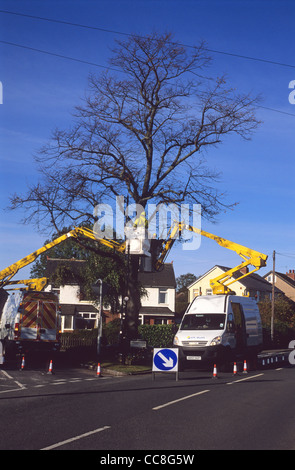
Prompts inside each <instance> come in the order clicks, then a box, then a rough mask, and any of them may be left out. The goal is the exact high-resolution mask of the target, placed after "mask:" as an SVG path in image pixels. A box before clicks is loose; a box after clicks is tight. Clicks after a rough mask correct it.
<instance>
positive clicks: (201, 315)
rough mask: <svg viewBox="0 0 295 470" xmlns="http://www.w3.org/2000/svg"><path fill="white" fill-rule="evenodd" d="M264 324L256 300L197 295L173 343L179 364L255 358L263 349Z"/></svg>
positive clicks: (230, 296)
mask: <svg viewBox="0 0 295 470" xmlns="http://www.w3.org/2000/svg"><path fill="white" fill-rule="evenodd" d="M262 341H263V339H262V325H261V318H260V313H259V309H258V305H257V303H256V301H255V299H253V298H250V297H239V296H236V295H208V296H200V297H196V298H195V299H194V300H193V301H192V302H191V304H190V305H189V307H188V309H187V311H186V312H185V314H184V316H183V318H182V321H181V324H180V326H179V330H178V332H177V333H176V335H175V337H174V345H175V346H177V347H178V349H179V361H180V365H181V366H182V367H183V368H185V366H188V365H189V364H190V365H191V364H194V365H199V364H205V363H206V364H213V363H216V364H224V363H229V362H231V361H234V360H238V359H242V360H248V361H251V360H253V359H254V360H255V359H256V357H257V353H258V352H259V351H261V349H262Z"/></svg>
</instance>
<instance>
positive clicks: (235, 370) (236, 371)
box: [233, 362, 238, 375]
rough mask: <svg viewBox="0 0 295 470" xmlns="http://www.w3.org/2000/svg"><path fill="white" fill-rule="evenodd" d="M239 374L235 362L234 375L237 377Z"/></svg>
mask: <svg viewBox="0 0 295 470" xmlns="http://www.w3.org/2000/svg"><path fill="white" fill-rule="evenodd" d="M237 373H238V370H237V363H236V362H234V370H233V374H234V375H237Z"/></svg>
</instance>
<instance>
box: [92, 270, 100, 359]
mask: <svg viewBox="0 0 295 470" xmlns="http://www.w3.org/2000/svg"><path fill="white" fill-rule="evenodd" d="M97 284H99V286H97ZM92 289H93V291H94V293H95V294H97V293H98V298H99V310H98V312H97V317H96V320H97V349H96V351H97V356H98V357H99V355H100V346H101V337H102V279H97V281H95V283H94V284H93V286H92Z"/></svg>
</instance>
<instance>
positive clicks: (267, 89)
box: [0, 0, 295, 277]
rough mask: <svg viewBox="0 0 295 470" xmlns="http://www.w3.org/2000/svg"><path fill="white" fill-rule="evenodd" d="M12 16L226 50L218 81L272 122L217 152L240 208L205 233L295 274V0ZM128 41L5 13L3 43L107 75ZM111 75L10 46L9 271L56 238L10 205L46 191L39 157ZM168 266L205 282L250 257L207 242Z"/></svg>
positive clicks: (31, 5) (20, 3)
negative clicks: (208, 274)
mask: <svg viewBox="0 0 295 470" xmlns="http://www.w3.org/2000/svg"><path fill="white" fill-rule="evenodd" d="M0 10H5V11H9V12H15V13H19V14H23V15H32V16H37V17H43V18H50V19H56V20H61V21H65V22H71V23H76V24H78V23H79V24H83V25H88V26H93V27H97V28H102V29H105V30H112V31H116V32H118V33H127V34H128V33H137V34H141V35H145V34H149V33H150V32H152V31H153V30H157V31H160V32H166V31H171V32H173V33H174V35H175V40H177V41H178V42H181V43H183V44H187V45H194V44H197V43H198V42H199V41H200V40H205V41H206V42H207V47H208V48H209V49H211V50H214V51H219V53H217V52H215V53H214V52H212V53H211V56H212V58H213V59H214V62H213V66H212V73H214V74H218V75H222V74H226V75H227V76H228V79H229V84H231V85H232V86H233V87H235V88H236V89H237V91H238V92H244V93H247V92H252V93H253V94H254V95H255V94H261V95H262V97H263V102H262V103H261V106H263V107H260V108H258V109H257V116H258V118H259V119H261V120H262V121H263V123H262V124H261V126H260V127H259V129H258V130H257V131H256V132H255V134H254V135H253V136H252V139H251V140H250V141H247V142H245V141H243V140H241V139H239V138H237V137H227V138H226V139H225V141H224V143H223V144H222V145H221V146H219V147H218V148H214V149H210V151H209V152H208V153H207V155H206V157H207V164H208V166H209V167H213V168H216V169H217V170H218V171H220V172H221V173H222V177H221V181H220V183H219V184H218V187H219V188H220V189H222V190H224V191H226V193H227V200H228V202H237V203H238V205H237V206H236V207H235V209H234V210H233V211H230V212H227V213H221V214H220V215H219V217H218V220H217V222H216V223H215V224H212V223H209V222H206V221H203V222H202V223H203V228H204V229H205V230H207V231H209V232H212V233H214V234H217V235H220V236H222V237H225V238H228V239H230V240H232V241H235V242H237V243H241V244H242V245H245V246H248V247H251V248H253V249H256V250H258V251H261V252H263V253H265V254H267V255H268V256H269V261H268V266H267V268H264V269H263V270H261V271H260V274H262V275H263V274H265V273H266V272H268V271H269V270H271V269H272V252H273V250H275V251H276V252H277V253H278V254H277V257H276V267H277V270H278V271H281V272H286V271H288V270H289V269H295V243H294V233H295V218H294V212H295V211H294V202H295V186H294V174H295V163H294V161H295V160H294V134H295V133H294V130H295V105H294V104H291V103H290V102H289V100H288V97H289V93H290V92H291V90H290V89H289V88H288V85H289V83H290V82H291V81H292V80H295V60H294V53H293V49H294V47H293V46H294V33H295V24H294V14H295V2H294V1H293V0H290V1H284V0H281V1H279V0H277V1H272V0H263V1H261V0H260V1H259V0H258V1H257V0H255V1H254V0H253V1H249V0H248V1H239V0H233V1H231V0H229V1H225V0H224V1H223V0H219V1H213V0H207V1H198V0H136V1H131V0H121V1H119V0H106V1H105V0H96V1H95V0H92V1H91V0H83V1H82V0H81V1H80V0H58V1H54V0H37V1H34V0H30V1H26V0H0ZM120 37H122V36H121V35H119V34H116V33H114V32H113V33H111V32H107V31H99V30H92V29H87V28H80V27H78V26H74V25H66V24H59V23H54V22H47V21H42V20H41V19H39V20H37V19H33V18H28V17H26V16H19V15H12V14H7V13H1V12H0V41H5V42H9V43H14V44H18V45H22V46H26V47H28V48H30V47H31V48H34V49H40V50H43V51H48V52H50V53H53V54H58V55H64V56H68V57H72V58H76V59H80V60H83V61H86V62H92V63H96V64H99V65H101V66H107V60H108V58H109V56H110V49H111V48H112V46H113V45H114V40H115V39H116V38H120ZM221 52H225V53H226V54H222V53H221ZM229 54H234V55H229ZM237 56H244V57H245V56H246V57H248V59H246V58H243V57H237ZM254 58H256V59H260V60H253V59H254ZM277 63H279V64H281V65H278V64H277ZM283 64H285V65H283ZM100 70H101V69H100V67H97V66H94V65H93V66H91V65H89V64H85V63H81V62H76V61H72V60H67V59H65V58H61V57H57V56H53V55H49V54H44V53H40V52H36V51H33V50H29V49H25V48H21V47H17V46H12V45H8V44H4V43H3V42H2V43H1V42H0V81H1V83H2V86H3V104H1V105H0V170H1V171H0V184H1V192H0V269H2V268H4V267H6V266H8V265H9V264H11V263H13V262H15V261H17V260H18V259H20V258H22V257H23V256H25V255H27V254H28V253H30V252H32V251H34V250H35V249H37V248H39V247H40V246H42V244H43V241H44V239H45V238H46V237H47V236H44V234H42V233H38V232H37V231H36V230H35V229H34V228H33V227H32V226H23V225H22V224H20V219H21V218H22V214H21V212H9V211H7V210H5V208H6V207H7V206H8V204H9V195H11V194H13V193H22V192H24V191H25V190H26V188H27V186H28V185H30V183H33V182H35V181H36V178H38V175H37V173H36V167H35V163H34V159H33V155H34V154H36V152H37V151H38V149H40V147H41V146H42V145H43V144H45V143H46V142H47V141H48V139H49V138H50V135H51V132H52V130H54V129H55V128H56V127H57V128H61V129H63V128H66V127H68V126H70V124H71V122H72V116H71V113H72V111H73V108H74V106H75V105H77V104H79V103H80V99H81V98H83V95H84V92H85V90H86V88H87V78H88V75H89V73H90V72H94V73H99V72H100ZM168 261H173V262H174V268H175V273H176V275H177V276H178V275H180V274H185V273H187V272H192V273H194V274H196V275H201V274H203V273H204V272H205V271H207V270H208V269H210V268H211V267H212V266H214V265H215V264H221V265H226V266H235V265H237V264H239V262H240V258H239V257H238V256H237V255H236V254H235V253H232V252H230V251H229V250H226V249H224V248H221V247H219V246H218V245H216V244H215V243H214V242H213V241H211V240H206V239H204V238H203V239H202V243H201V247H200V248H199V249H198V250H196V251H191V252H190V251H182V250H181V247H177V246H176V247H174V248H173V250H172V251H171V253H170V255H169V258H168ZM28 272H29V268H27V269H25V270H22V273H20V274H19V276H22V277H26V276H27V275H28Z"/></svg>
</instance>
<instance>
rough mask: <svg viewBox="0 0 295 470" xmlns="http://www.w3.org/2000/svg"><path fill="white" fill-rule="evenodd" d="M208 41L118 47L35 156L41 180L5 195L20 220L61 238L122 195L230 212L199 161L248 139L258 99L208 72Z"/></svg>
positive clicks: (162, 37)
mask: <svg viewBox="0 0 295 470" xmlns="http://www.w3.org/2000/svg"><path fill="white" fill-rule="evenodd" d="M210 64H211V58H210V57H209V55H208V51H207V49H206V45H205V44H204V43H203V42H201V43H200V44H198V45H196V46H195V47H186V46H184V45H181V44H179V43H177V42H176V41H175V40H173V36H172V34H171V33H164V34H159V33H156V32H155V33H152V34H151V35H149V36H148V37H139V36H135V35H130V36H129V37H128V38H127V39H125V40H120V41H117V45H116V47H115V48H114V50H113V51H112V56H111V58H110V65H111V69H110V70H108V71H107V72H103V73H101V74H100V75H94V74H92V75H90V77H89V88H88V92H87V95H86V97H85V99H84V101H83V102H82V103H81V104H80V105H78V106H77V107H76V108H75V113H74V117H73V124H72V125H71V126H70V127H69V128H67V129H63V130H60V129H57V130H56V131H55V132H54V133H53V135H52V138H51V140H50V141H49V143H48V144H47V145H45V146H44V148H43V149H42V150H41V151H40V153H38V155H37V156H36V163H37V165H38V169H39V172H40V178H39V180H38V181H37V182H35V183H34V182H33V183H32V184H31V185H30V186H29V188H28V190H27V192H26V193H25V194H15V195H14V196H12V198H11V208H12V209H18V208H21V209H22V211H23V213H24V214H25V217H24V220H23V221H24V222H27V223H33V224H35V225H36V226H37V227H38V228H44V227H46V228H49V229H50V230H51V231H53V230H54V231H56V232H58V233H59V232H60V231H61V229H62V227H63V226H73V225H88V226H89V225H90V226H91V225H93V224H94V222H96V221H97V215H96V214H95V211H94V208H95V207H96V205H97V204H99V203H112V202H113V201H114V199H115V198H116V197H118V196H124V197H127V196H128V198H129V202H130V203H136V204H141V206H142V207H143V208H145V207H146V206H147V205H148V204H150V203H153V204H157V205H158V204H160V203H164V204H169V203H173V204H175V205H177V206H179V205H181V204H183V203H186V204H189V205H192V204H195V203H196V204H200V205H201V207H202V215H203V217H207V218H208V219H212V218H214V217H216V215H217V214H219V213H220V211H221V210H224V208H225V207H230V206H231V205H232V203H228V202H226V201H225V198H224V193H223V192H222V191H219V190H218V189H217V186H216V182H217V179H218V177H219V172H218V171H216V170H215V169H214V168H212V166H210V162H209V164H208V163H207V162H206V159H205V155H206V153H207V155H208V154H209V150H210V148H212V147H216V146H219V145H220V144H221V143H222V142H223V140H224V138H225V137H226V136H231V135H232V136H234V135H237V136H240V137H241V138H243V139H248V138H249V137H250V136H251V134H252V132H253V131H254V130H255V129H256V128H257V126H258V124H259V122H258V120H257V118H256V116H255V108H256V106H257V102H258V98H257V97H255V96H254V97H253V96H251V95H250V94H249V95H247V94H246V95H245V94H240V93H236V91H235V90H234V88H232V87H230V86H228V85H227V82H226V78H225V77H223V76H222V77H214V76H210ZM138 263H139V260H138V259H136V258H135V257H133V258H131V260H130V269H129V277H128V284H129V285H128V290H129V294H128V296H129V301H128V308H127V321H128V322H129V326H130V329H131V330H132V331H133V333H131V336H136V324H137V318H138V313H139V308H140V297H139V295H138V294H137V293H136V292H138V289H137V288H136V287H137V286H136V283H137V275H138V265H139V264H138Z"/></svg>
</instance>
